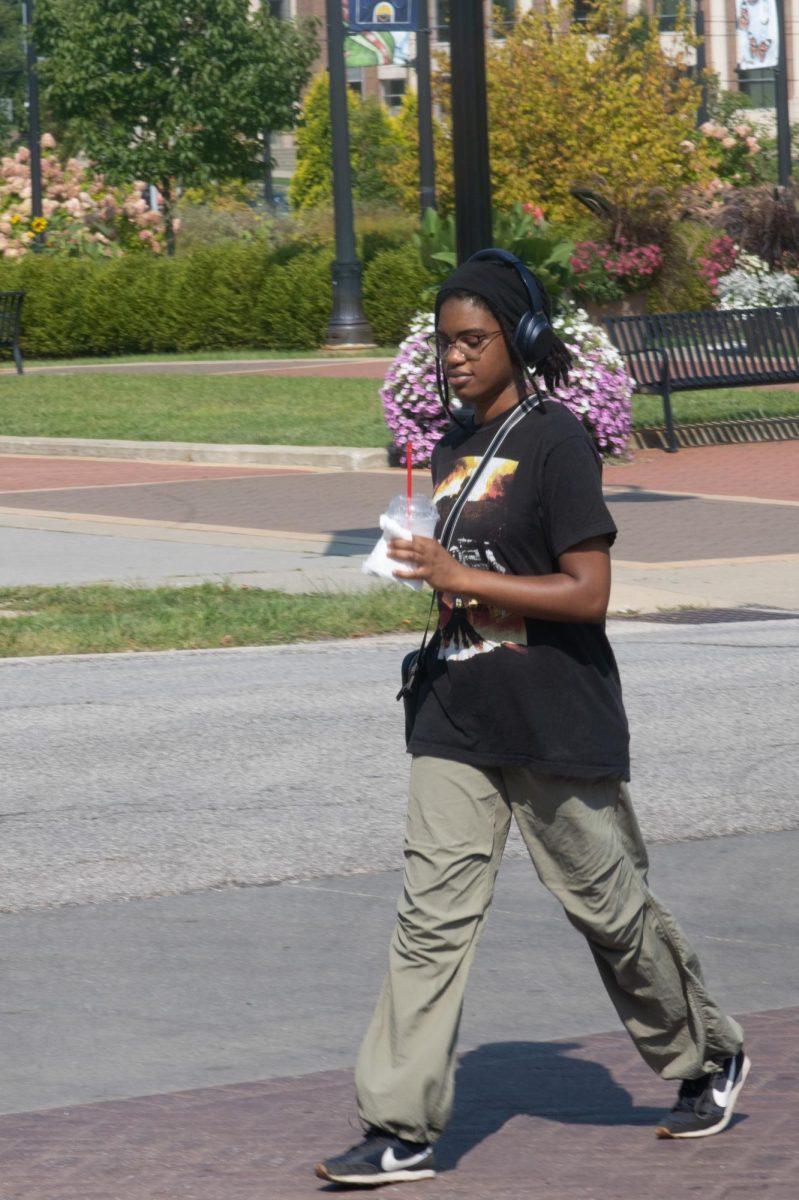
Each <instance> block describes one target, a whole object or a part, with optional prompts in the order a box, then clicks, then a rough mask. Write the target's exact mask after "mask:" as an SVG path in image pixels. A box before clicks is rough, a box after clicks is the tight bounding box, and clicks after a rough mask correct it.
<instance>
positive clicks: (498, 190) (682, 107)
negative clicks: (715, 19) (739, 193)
mask: <svg viewBox="0 0 799 1200" xmlns="http://www.w3.org/2000/svg"><path fill="white" fill-rule="evenodd" d="M677 35H678V36H677V38H676V40H673V41H672V44H671V46H670V47H664V46H663V44H662V42H661V39H660V33H659V29H658V24H657V21H653V20H651V19H649V18H648V17H647V16H646V15H645V14H639V15H637V16H634V17H629V16H628V15H627V14H626V12H625V11H624V7H623V3H622V0H596V3H595V4H594V5H593V6H592V10H591V15H590V16H589V18H588V20H587V21H586V22H585V23H582V22H580V23H578V22H566V23H564V22H563V21H562V19H561V10H560V9H559V8H558V6H557V5H556V4H551V3H548V4H547V6H546V8H545V9H544V10H543V11H540V12H534V13H533V12H531V13H529V14H527V15H526V16H525V17H523V18H521V19H520V20H519V21H518V23H517V24H516V26H515V27H514V28H513V30H512V31H511V32H509V33H508V36H507V38H506V40H505V41H504V42H500V43H496V44H495V45H494V46H493V47H492V49H491V51H490V53H489V61H488V69H487V75H488V105H489V126H490V138H491V163H492V175H493V190H494V200H495V202H496V203H497V204H498V205H500V206H505V207H507V206H509V205H510V204H512V203H513V202H514V201H515V200H522V201H530V202H534V203H537V204H540V205H542V206H543V207H544V209H545V211H546V213H547V215H548V216H555V217H558V216H563V215H567V214H569V213H572V214H573V213H574V212H575V211H576V209H575V207H574V201H573V200H572V199H571V198H570V194H569V189H570V188H571V187H573V186H575V185H579V184H581V183H583V184H584V183H585V182H589V183H590V182H591V181H592V179H593V178H595V177H597V176H601V178H602V181H603V186H602V191H603V192H604V193H605V194H607V196H608V199H611V200H613V201H616V202H624V201H625V200H627V199H629V196H630V194H631V193H632V192H633V191H634V190H636V189H637V190H638V191H639V193H640V192H641V191H642V190H646V189H650V188H654V187H658V188H662V189H664V190H665V191H666V192H668V193H669V194H671V195H673V194H674V193H675V192H676V191H677V190H678V189H679V188H680V187H681V186H682V185H684V184H687V183H690V182H693V181H695V180H697V179H703V178H705V177H707V176H709V175H710V174H711V172H710V171H709V164H708V163H707V162H706V161H705V160H704V159H703V157H702V152H701V149H699V148H697V146H696V144H695V142H692V141H691V135H692V134H693V133H694V127H695V124H696V111H697V107H698V104H699V84H698V83H697V82H696V81H695V80H694V79H692V78H690V77H689V75H688V72H687V70H686V61H687V53H686V52H687V48H688V47H689V46H690V44H691V41H692V35H691V32H690V29H689V27H688V26H687V25H686V26H685V27H684V28H680V29H678V31H677Z"/></svg>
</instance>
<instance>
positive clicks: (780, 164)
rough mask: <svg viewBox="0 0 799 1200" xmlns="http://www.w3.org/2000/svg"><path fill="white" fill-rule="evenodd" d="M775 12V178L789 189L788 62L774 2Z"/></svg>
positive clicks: (781, 14) (779, 0)
mask: <svg viewBox="0 0 799 1200" xmlns="http://www.w3.org/2000/svg"><path fill="white" fill-rule="evenodd" d="M774 7H775V8H776V10H777V37H778V39H779V49H778V51H777V68H776V71H775V75H774V86H775V90H776V97H775V99H776V103H777V178H778V180H779V185H780V187H782V188H787V189H789V188H790V187H791V123H790V117H789V115H788V60H787V53H786V46H785V8H784V6H783V0H774Z"/></svg>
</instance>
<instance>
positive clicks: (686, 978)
mask: <svg viewBox="0 0 799 1200" xmlns="http://www.w3.org/2000/svg"><path fill="white" fill-rule="evenodd" d="M511 815H513V816H514V817H515V819H516V821H517V823H518V825H519V829H520V831H521V834H522V837H523V838H524V841H525V843H526V845H527V848H528V850H529V852H530V857H531V858H532V860H533V864H534V866H535V869H536V871H537V872H538V875H539V878H540V879H541V881H542V883H543V884H544V885H545V886H546V887H547V888H549V890H550V891H551V892H552V893H553V895H555V896H556V897H557V899H558V900H560V902H561V903H562V905H563V907H564V909H565V911H566V915H567V917H568V918H569V920H570V921H571V923H572V924H573V925H574V926H575V927H576V928H577V929H578V930H579V931H580V932H581V933H583V934H584V935H585V937H586V939H587V940H588V944H589V947H590V949H591V951H592V953H593V955H594V958H595V960H596V964H597V966H598V968H599V972H600V974H601V976H602V981H603V983H604V985H605V987H606V989H607V991H608V994H609V995H610V998H611V1000H612V1001H613V1003H614V1005H615V1007H616V1010H617V1012H618V1014H619V1016H620V1018H621V1020H622V1021H623V1023H624V1025H625V1027H626V1028H627V1031H628V1033H629V1034H630V1036H631V1037H632V1039H633V1041H634V1042H635V1044H636V1046H637V1047H638V1050H639V1052H640V1053H641V1055H642V1057H643V1058H644V1060H645V1061H646V1062H647V1063H648V1064H649V1066H650V1067H652V1069H653V1070H654V1071H657V1072H658V1073H659V1074H660V1075H661V1076H662V1077H663V1078H664V1079H692V1078H695V1077H697V1076H699V1075H703V1074H705V1073H706V1072H709V1071H713V1070H715V1069H716V1068H717V1067H718V1066H720V1065H721V1063H722V1062H723V1060H724V1059H726V1058H728V1057H729V1056H730V1055H733V1054H735V1053H737V1051H738V1050H739V1048H740V1046H741V1044H742V1040H743V1035H742V1032H741V1029H740V1026H739V1025H737V1024H736V1022H735V1021H733V1020H732V1019H731V1018H729V1017H728V1016H726V1015H725V1014H724V1013H723V1012H722V1011H721V1010H720V1009H719V1008H718V1007H717V1005H716V1004H715V1003H714V1001H713V1000H712V999H711V997H710V996H709V995H708V993H707V991H706V989H705V985H704V982H703V980H702V973H701V969H700V966H699V963H698V961H697V958H696V954H695V953H694V950H693V949H692V947H691V946H690V944H689V943H688V941H687V940H686V938H685V937H684V935H683V934H682V932H681V931H680V929H679V927H678V925H677V924H676V922H675V920H674V918H673V917H672V916H671V914H670V913H669V912H668V911H667V909H665V908H664V907H663V906H662V904H661V903H660V902H659V901H658V900H657V898H656V897H655V896H654V895H653V894H652V892H651V891H650V890H649V887H648V885H647V867H648V861H647V855H646V849H645V847H644V844H643V841H642V839H641V834H640V831H639V828H638V823H637V821H636V818H635V814H634V812H633V809H632V806H631V804H630V799H629V795H628V792H627V788H626V786H625V785H624V784H621V783H619V782H618V781H614V780H601V779H600V780H580V779H564V778H560V777H555V776H545V775H536V774H533V773H532V772H531V771H529V770H527V769H525V768H523V767H503V768H488V769H483V768H477V767H471V766H466V765H464V764H462V763H454V762H449V761H447V760H445V759H440V758H430V757H416V758H414V760H413V766H412V770H411V788H410V801H409V808H408V824H407V834H406V841H405V879H404V888H403V893H402V896H401V897H400V901H399V911H398V919H397V925H396V927H395V930H394V934H393V937H392V939H391V945H390V949H389V969H388V974H387V976H386V979H385V981H384V983H383V988H382V992H381V994H380V997H379V1000H378V1003H377V1008H376V1010H375V1014H374V1017H373V1018H372V1023H371V1025H370V1027H369V1029H368V1031H367V1034H366V1037H365V1039H364V1042H363V1045H362V1046H361V1051H360V1054H359V1056H358V1065H357V1069H356V1090H357V1098H358V1109H359V1112H360V1115H361V1119H362V1120H363V1121H365V1122H366V1123H367V1124H369V1125H376V1126H378V1127H380V1128H382V1129H385V1130H387V1131H388V1132H390V1133H393V1134H395V1135H396V1136H399V1137H404V1138H407V1139H409V1140H410V1141H418V1142H432V1141H435V1140H436V1138H437V1137H438V1136H439V1134H440V1133H441V1131H442V1130H443V1129H444V1127H445V1125H446V1124H447V1121H448V1119H449V1115H450V1112H451V1108H452V1093H453V1076H454V1059H455V1044H456V1039H457V1034H458V1026H459V1023H460V1018H461V1011H462V1007H463V995H464V989H465V986H466V978H467V975H468V972H469V968H470V966H471V963H472V959H473V958H474V953H475V949H476V946H477V940H478V937H479V935H480V931H481V929H482V927H483V924H484V922H485V919H486V915H487V912H488V909H489V906H490V904H491V897H492V893H493V890H494V881H495V879H496V875H497V870H498V868H499V863H500V859H501V858H502V851H503V848H504V846H505V840H506V838H507V835H508V830H509V828H510V819H511ZM517 1007H518V1006H517ZM520 1033H521V1030H520Z"/></svg>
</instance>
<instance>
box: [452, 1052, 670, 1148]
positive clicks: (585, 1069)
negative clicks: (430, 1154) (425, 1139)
mask: <svg viewBox="0 0 799 1200" xmlns="http://www.w3.org/2000/svg"><path fill="white" fill-rule="evenodd" d="M579 1049H582V1043H580V1042H557V1043H552V1042H493V1043H489V1044H488V1045H484V1046H478V1047H477V1049H476V1050H472V1051H470V1052H469V1053H467V1054H464V1055H463V1057H462V1058H461V1059H460V1063H459V1066H458V1070H457V1073H456V1076H455V1096H456V1099H455V1111H454V1113H453V1116H452V1121H451V1123H450V1125H449V1128H448V1130H447V1132H446V1133H445V1134H444V1135H443V1136H442V1138H441V1141H440V1143H439V1144H438V1147H437V1149H436V1158H437V1160H438V1165H439V1168H440V1169H441V1170H442V1171H450V1170H453V1169H454V1168H455V1167H456V1166H457V1164H458V1162H459V1160H460V1159H461V1158H462V1157H463V1155H465V1154H467V1153H468V1152H469V1151H470V1150H472V1149H473V1148H474V1147H475V1146H476V1145H478V1144H479V1143H480V1142H482V1141H484V1140H485V1139H486V1138H489V1137H491V1136H492V1135H493V1134H494V1133H496V1132H497V1131H498V1130H499V1129H501V1128H502V1126H503V1125H505V1124H506V1122H508V1121H510V1120H511V1119H512V1118H513V1117H516V1116H528V1117H540V1118H543V1119H544V1120H549V1121H555V1122H557V1123H558V1124H564V1125H655V1124H656V1123H657V1121H658V1120H659V1119H660V1117H662V1116H663V1113H664V1108H663V1107H660V1108H649V1107H646V1106H643V1107H636V1106H635V1105H634V1104H633V1100H632V1097H631V1096H630V1093H629V1092H628V1091H627V1090H626V1089H625V1088H623V1087H620V1086H619V1084H617V1083H616V1082H615V1081H614V1079H613V1076H612V1075H611V1074H610V1072H609V1071H608V1069H607V1068H606V1067H603V1066H601V1065H600V1064H599V1063H597V1062H591V1061H590V1060H586V1059H580V1058H571V1057H570V1056H569V1053H568V1052H569V1051H570V1050H579Z"/></svg>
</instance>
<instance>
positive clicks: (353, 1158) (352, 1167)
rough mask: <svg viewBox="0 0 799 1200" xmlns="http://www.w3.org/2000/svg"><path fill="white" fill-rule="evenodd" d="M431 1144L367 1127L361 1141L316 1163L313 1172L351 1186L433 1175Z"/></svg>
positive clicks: (333, 1181)
mask: <svg viewBox="0 0 799 1200" xmlns="http://www.w3.org/2000/svg"><path fill="white" fill-rule="evenodd" d="M435 1167H436V1164H435V1159H434V1157H433V1147H432V1146H425V1145H420V1144H419V1143H418V1142H406V1141H403V1139H402V1138H395V1137H391V1136H390V1135H389V1134H387V1133H384V1132H383V1131H382V1129H370V1130H369V1132H368V1133H367V1135H366V1138H365V1139H364V1141H362V1142H359V1143H358V1145H357V1146H352V1147H351V1148H350V1149H349V1150H347V1151H346V1152H345V1153H344V1154H339V1155H338V1157H337V1158H326V1159H325V1160H324V1162H320V1163H317V1164H316V1168H315V1170H316V1174H317V1175H318V1176H319V1178H320V1179H327V1180H328V1181H329V1182H330V1183H348V1184H350V1186H351V1187H352V1186H354V1187H359V1186H360V1187H377V1186H378V1185H379V1184H382V1183H407V1182H408V1181H410V1180H412V1179H432V1178H433V1176H434V1175H435V1173H436V1170H435Z"/></svg>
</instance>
